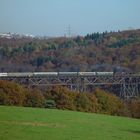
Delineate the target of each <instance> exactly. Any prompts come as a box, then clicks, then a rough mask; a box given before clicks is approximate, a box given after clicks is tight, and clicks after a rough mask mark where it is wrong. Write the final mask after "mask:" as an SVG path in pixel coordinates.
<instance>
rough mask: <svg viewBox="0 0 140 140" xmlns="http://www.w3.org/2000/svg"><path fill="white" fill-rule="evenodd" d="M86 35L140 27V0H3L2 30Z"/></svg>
mask: <svg viewBox="0 0 140 140" xmlns="http://www.w3.org/2000/svg"><path fill="white" fill-rule="evenodd" d="M69 27H70V34H71V35H74V36H75V35H86V34H88V33H93V32H104V31H117V30H127V29H138V28H140V0H0V32H1V33H3V32H4V33H6V32H11V33H20V34H27V33H28V34H33V35H43V36H63V35H68V31H69Z"/></svg>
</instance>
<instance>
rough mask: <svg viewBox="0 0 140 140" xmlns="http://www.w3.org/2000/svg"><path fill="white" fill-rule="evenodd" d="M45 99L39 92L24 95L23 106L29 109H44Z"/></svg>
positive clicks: (34, 91) (33, 91)
mask: <svg viewBox="0 0 140 140" xmlns="http://www.w3.org/2000/svg"><path fill="white" fill-rule="evenodd" d="M44 102H45V98H44V96H43V95H42V93H41V92H40V91H39V90H35V89H34V90H32V91H30V92H27V93H26V98H25V102H24V105H25V106H30V107H44Z"/></svg>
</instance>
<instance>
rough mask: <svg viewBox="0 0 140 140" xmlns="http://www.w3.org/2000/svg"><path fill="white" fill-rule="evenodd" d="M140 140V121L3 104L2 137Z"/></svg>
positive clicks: (10, 139) (12, 139)
mask: <svg viewBox="0 0 140 140" xmlns="http://www.w3.org/2000/svg"><path fill="white" fill-rule="evenodd" d="M118 139H119V140H140V120H137V119H130V118H124V117H112V116H107V115H97V114H89V113H81V112H72V111H60V110H49V109H38V108H23V107H6V106H0V140H118Z"/></svg>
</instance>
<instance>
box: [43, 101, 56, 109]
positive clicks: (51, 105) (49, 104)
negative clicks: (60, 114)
mask: <svg viewBox="0 0 140 140" xmlns="http://www.w3.org/2000/svg"><path fill="white" fill-rule="evenodd" d="M45 107H46V108H56V103H55V101H54V100H46V102H45Z"/></svg>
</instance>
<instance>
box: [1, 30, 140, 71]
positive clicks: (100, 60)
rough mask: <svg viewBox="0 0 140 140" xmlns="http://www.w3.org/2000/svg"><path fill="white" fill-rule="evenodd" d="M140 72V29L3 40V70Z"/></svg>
mask: <svg viewBox="0 0 140 140" xmlns="http://www.w3.org/2000/svg"><path fill="white" fill-rule="evenodd" d="M114 69H117V70H119V71H124V70H129V71H133V72H139V71H140V30H129V31H121V32H120V31H118V32H103V33H93V34H88V35H86V36H84V37H82V36H77V37H71V38H66V37H59V38H50V39H43V38H41V39H39V38H11V39H7V38H0V71H1V72H9V71H112V70H114Z"/></svg>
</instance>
